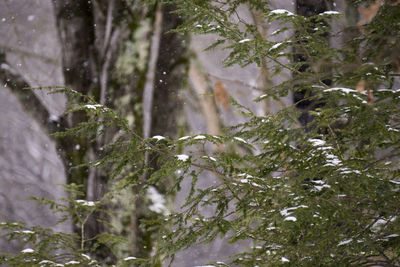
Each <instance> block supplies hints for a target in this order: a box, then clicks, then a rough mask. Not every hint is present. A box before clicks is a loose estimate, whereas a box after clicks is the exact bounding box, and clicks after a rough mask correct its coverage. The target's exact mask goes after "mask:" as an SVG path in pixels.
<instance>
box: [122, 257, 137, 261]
mask: <svg viewBox="0 0 400 267" xmlns="http://www.w3.org/2000/svg"><path fill="white" fill-rule="evenodd" d="M131 260H136V257H126V258H125V259H124V261H131Z"/></svg>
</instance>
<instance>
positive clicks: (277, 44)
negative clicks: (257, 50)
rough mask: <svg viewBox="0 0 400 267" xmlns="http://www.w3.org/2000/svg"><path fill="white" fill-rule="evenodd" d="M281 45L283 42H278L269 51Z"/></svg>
mask: <svg viewBox="0 0 400 267" xmlns="http://www.w3.org/2000/svg"><path fill="white" fill-rule="evenodd" d="M281 45H282V43H276V44H274V45H273V46H271V48H270V49H269V50H268V51H271V50H274V49H277V48H278V47H280V46H281Z"/></svg>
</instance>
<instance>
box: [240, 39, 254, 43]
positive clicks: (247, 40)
mask: <svg viewBox="0 0 400 267" xmlns="http://www.w3.org/2000/svg"><path fill="white" fill-rule="evenodd" d="M250 41H251V39H243V40H240V41H239V44H243V43H246V42H250Z"/></svg>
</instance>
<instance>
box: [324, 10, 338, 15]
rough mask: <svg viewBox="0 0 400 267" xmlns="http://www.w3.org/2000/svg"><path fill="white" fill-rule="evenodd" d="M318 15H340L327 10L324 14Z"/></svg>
mask: <svg viewBox="0 0 400 267" xmlns="http://www.w3.org/2000/svg"><path fill="white" fill-rule="evenodd" d="M320 15H340V12H337V11H334V10H329V11H325V12H324V13H320Z"/></svg>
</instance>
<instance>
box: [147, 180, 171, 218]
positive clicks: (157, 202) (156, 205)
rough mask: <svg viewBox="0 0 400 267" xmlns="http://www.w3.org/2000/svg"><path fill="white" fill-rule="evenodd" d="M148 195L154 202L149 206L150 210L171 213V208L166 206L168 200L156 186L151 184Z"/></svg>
mask: <svg viewBox="0 0 400 267" xmlns="http://www.w3.org/2000/svg"><path fill="white" fill-rule="evenodd" d="M147 197H148V198H149V199H150V200H151V202H152V203H153V204H151V205H150V206H149V210H151V211H154V212H155V213H159V214H164V215H168V214H169V210H168V209H167V207H166V206H165V203H166V201H165V198H164V196H163V195H161V194H160V193H159V192H158V191H157V189H156V188H155V187H154V186H149V188H148V189H147Z"/></svg>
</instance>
